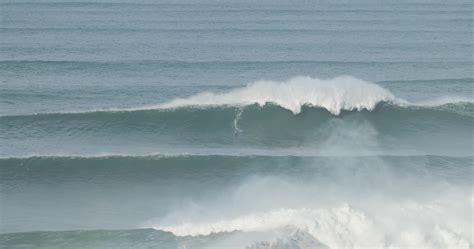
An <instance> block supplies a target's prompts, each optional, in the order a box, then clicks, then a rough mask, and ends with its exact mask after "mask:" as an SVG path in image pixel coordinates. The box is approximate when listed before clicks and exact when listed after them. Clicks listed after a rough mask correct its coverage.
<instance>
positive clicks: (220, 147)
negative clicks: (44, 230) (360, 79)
mask: <svg viewBox="0 0 474 249" xmlns="http://www.w3.org/2000/svg"><path fill="white" fill-rule="evenodd" d="M473 113H474V105H473V104H472V103H470V102H461V103H452V104H445V105H440V106H425V107H422V106H399V105H396V104H391V103H379V104H378V105H377V106H376V107H375V109H374V110H373V111H371V112H369V111H360V112H359V111H343V112H341V113H340V115H339V116H334V115H333V114H331V113H329V112H328V111H327V110H325V109H322V108H314V107H306V106H303V107H302V109H301V110H300V113H299V114H297V115H295V114H293V113H291V112H289V111H288V110H286V109H283V108H281V107H280V106H275V105H271V104H270V105H265V106H263V107H260V106H258V105H250V106H246V107H230V106H218V107H206V108H196V107H181V108H174V109H159V110H136V111H112V112H90V113H69V114H68V113H64V114H41V115H26V116H6V117H0V120H1V123H0V127H1V129H2V131H3V139H4V141H6V142H5V143H3V144H2V145H1V146H0V147H2V150H1V151H2V152H1V155H2V157H25V156H34V155H37V156H42V155H76V156H94V155H104V154H105V155H107V154H111V155H149V154H156V153H158V154H183V153H184V154H224V155H225V154H229V155H232V154H256V155H259V154H262V153H263V154H269V153H270V154H271V153H273V154H278V153H284V154H287V155H288V154H289V155H291V154H294V155H305V154H306V155H312V154H327V153H329V154H331V153H336V154H347V153H349V154H357V153H363V154H400V153H402V154H406V153H408V154H432V155H470V154H471V150H470V144H471V139H470V137H471V132H472V129H471V127H472V124H473ZM356 131H357V132H356ZM18 138H21V139H20V140H18ZM438 139H442V140H443V141H444V142H443V143H438V142H437V141H438ZM57 140H62V146H61V148H58V147H57V146H56V142H55V141H57ZM343 140H348V142H345V143H342V142H341V141H343ZM81 143H87V144H88V146H85V147H78V146H77V144H81ZM360 143H362V144H365V145H367V146H368V147H367V148H366V147H360V146H358V144H360ZM12 145H13V146H12ZM131 145H133V146H131ZM272 149H275V150H276V151H274V152H272V151H271V150H272ZM285 151H286V152H285Z"/></svg>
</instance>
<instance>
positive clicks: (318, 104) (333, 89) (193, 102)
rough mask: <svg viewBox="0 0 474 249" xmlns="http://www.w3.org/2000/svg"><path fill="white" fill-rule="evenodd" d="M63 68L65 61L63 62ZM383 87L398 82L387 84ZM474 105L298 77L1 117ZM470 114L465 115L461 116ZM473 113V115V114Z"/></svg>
mask: <svg viewBox="0 0 474 249" xmlns="http://www.w3.org/2000/svg"><path fill="white" fill-rule="evenodd" d="M60 63H61V62H60ZM472 80H473V79H444V80H431V81H426V80H423V81H416V82H423V83H428V82H443V83H444V82H446V81H454V82H457V83H470V82H472ZM381 83H395V82H392V81H386V82H381ZM472 103H474V100H473V98H472V97H466V96H456V95H445V96H441V97H438V98H435V99H430V100H423V101H412V102H409V101H407V100H405V99H403V98H399V97H396V96H394V94H393V93H391V92H390V91H389V90H387V89H385V88H383V87H382V86H380V85H378V84H375V83H371V82H367V81H364V80H360V79H357V78H354V77H351V76H339V77H336V78H333V79H317V78H311V77H303V76H300V77H295V78H291V79H289V80H287V81H283V82H277V81H266V80H261V81H257V82H253V83H250V84H248V85H246V86H244V87H238V88H234V89H231V90H227V91H221V92H201V93H198V94H196V95H193V96H190V97H186V98H176V99H173V100H171V101H168V102H165V103H161V104H154V105H145V106H140V107H132V108H104V109H95V110H82V111H81V110H79V111H66V112H44V113H35V114H22V115H3V116H0V117H12V116H29V115H54V114H88V113H96V112H97V113H119V112H135V111H152V110H156V111H182V110H184V109H212V108H214V109H218V108H230V107H237V108H243V107H248V106H252V105H258V106H260V107H263V106H266V105H275V106H279V107H281V108H283V109H286V110H289V111H291V112H292V113H293V114H299V113H300V112H301V110H302V109H303V108H304V107H311V108H321V109H325V110H327V111H329V112H330V113H331V114H333V115H339V114H341V112H343V111H363V110H367V111H373V110H374V109H375V108H376V107H377V106H379V105H381V104H388V105H393V106H397V107H403V108H407V109H409V108H418V109H420V108H431V109H433V108H439V109H441V110H445V111H446V110H448V109H447V108H445V107H446V105H449V106H451V107H452V108H451V109H452V111H453V112H456V108H457V107H459V108H460V109H465V107H466V106H469V105H470V104H472ZM458 113H464V112H458ZM471 114H472V113H471Z"/></svg>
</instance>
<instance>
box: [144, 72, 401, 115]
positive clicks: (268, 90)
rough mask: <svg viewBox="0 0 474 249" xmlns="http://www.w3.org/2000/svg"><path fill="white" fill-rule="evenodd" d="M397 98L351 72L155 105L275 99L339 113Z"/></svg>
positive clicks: (296, 107) (230, 103) (297, 106)
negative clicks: (332, 76)
mask: <svg viewBox="0 0 474 249" xmlns="http://www.w3.org/2000/svg"><path fill="white" fill-rule="evenodd" d="M394 100H395V97H394V95H393V94H392V93H391V92H390V91H388V90H386V89H384V88H382V87H380V86H378V85H376V84H374V83H370V82H366V81H363V80H360V79H356V78H353V77H350V76H340V77H336V78H333V79H317V78H311V77H295V78H291V79H289V80H288V81H285V82H276V81H265V80H262V81H257V82H254V83H251V84H249V85H247V86H246V87H242V88H236V89H233V90H231V91H229V92H224V93H213V92H203V93H199V94H197V95H194V96H191V97H188V98H177V99H174V100H172V101H170V102H167V103H164V104H161V105H158V106H156V107H155V108H160V109H162V108H166V109H168V108H180V107H187V106H223V105H224V106H225V105H228V106H246V105H252V104H258V105H260V106H263V105H265V104H267V103H273V104H276V105H279V106H281V107H283V108H285V109H287V110H290V111H291V112H293V113H295V114H297V113H299V112H301V108H302V106H312V107H321V108H324V109H326V110H328V111H329V112H331V113H332V114H334V115H338V114H339V113H340V112H341V111H342V110H347V111H351V110H358V111H360V110H364V109H366V110H373V109H374V108H375V107H376V105H377V104H378V103H380V102H392V101H394ZM150 108H152V107H150Z"/></svg>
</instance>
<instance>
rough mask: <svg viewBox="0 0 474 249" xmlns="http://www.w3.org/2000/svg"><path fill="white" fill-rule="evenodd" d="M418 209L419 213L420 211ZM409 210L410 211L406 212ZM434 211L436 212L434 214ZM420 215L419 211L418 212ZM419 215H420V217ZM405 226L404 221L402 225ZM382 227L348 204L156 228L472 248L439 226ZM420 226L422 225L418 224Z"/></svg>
mask: <svg viewBox="0 0 474 249" xmlns="http://www.w3.org/2000/svg"><path fill="white" fill-rule="evenodd" d="M418 209H419V210H418ZM414 210H416V211H419V214H423V213H428V214H429V215H430V216H431V215H440V214H439V213H438V212H437V211H433V210H431V208H430V207H426V208H425V207H417V209H413V208H411V211H414ZM405 211H407V210H405ZM433 212H435V213H433ZM417 213H418V212H417ZM417 215H418V214H417ZM402 223H403V222H402ZM414 224H415V223H412V224H410V223H404V224H402V225H401V227H398V226H397V227H396V228H394V227H391V228H390V227H383V224H381V223H379V222H378V221H377V220H376V219H375V218H374V217H369V216H368V215H367V214H365V213H364V212H362V211H359V210H355V209H354V208H352V207H350V206H349V205H343V206H341V207H337V208H328V209H309V208H301V209H277V210H271V211H269V212H260V213H253V214H248V215H243V216H239V217H236V218H231V219H223V220H219V221H215V222H208V223H181V224H176V225H170V226H155V227H153V228H154V229H159V230H164V231H169V232H172V233H173V234H175V235H177V236H197V235H210V234H213V233H221V232H233V231H242V232H262V231H269V230H275V229H283V228H288V227H293V228H294V229H295V230H301V231H305V232H307V233H308V234H310V235H311V236H313V237H314V238H315V239H316V240H317V241H320V242H321V243H322V244H324V245H325V246H327V247H328V248H368V247H371V248H405V247H407V246H411V247H414V248H466V249H468V248H470V246H471V242H469V239H467V238H464V237H462V236H461V235H460V234H458V233H456V232H455V231H451V230H449V229H447V228H442V227H441V226H439V225H435V226H431V227H430V226H425V225H423V226H422V227H416V226H413V225H414ZM415 225H419V224H415Z"/></svg>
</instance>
